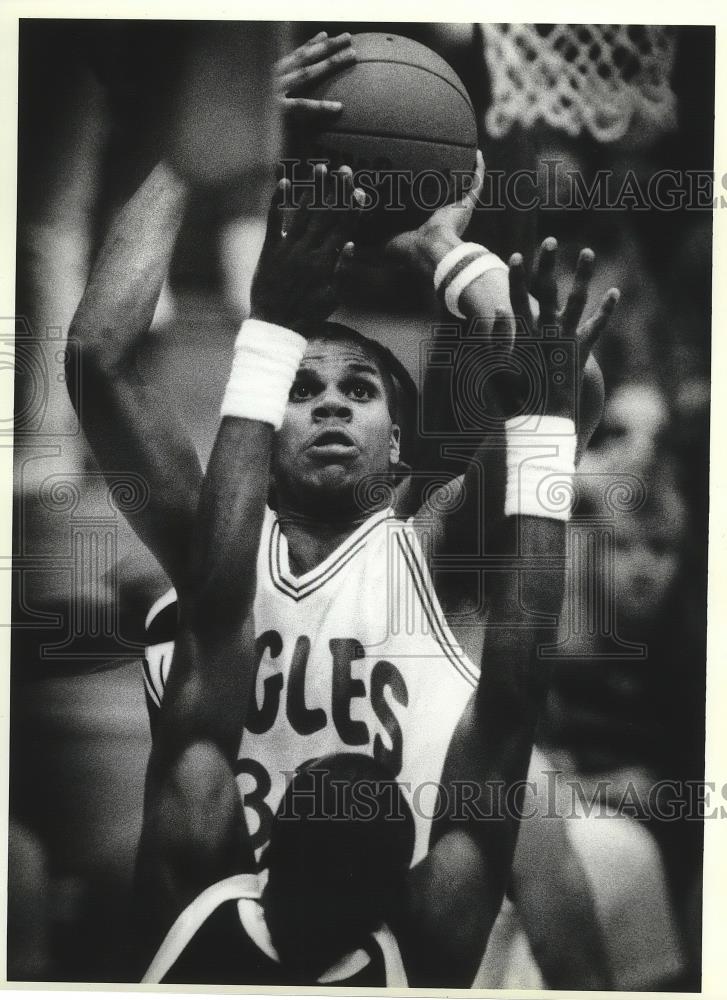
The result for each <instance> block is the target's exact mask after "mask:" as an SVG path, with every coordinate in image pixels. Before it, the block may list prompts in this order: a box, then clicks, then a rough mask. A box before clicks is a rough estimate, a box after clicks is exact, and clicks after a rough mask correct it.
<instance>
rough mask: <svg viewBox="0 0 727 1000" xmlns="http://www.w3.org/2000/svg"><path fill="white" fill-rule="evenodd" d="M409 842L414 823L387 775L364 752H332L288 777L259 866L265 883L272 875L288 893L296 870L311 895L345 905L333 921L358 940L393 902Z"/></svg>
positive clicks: (399, 790)
mask: <svg viewBox="0 0 727 1000" xmlns="http://www.w3.org/2000/svg"><path fill="white" fill-rule="evenodd" d="M414 837H415V827H414V817H413V815H412V812H411V809H410V808H409V805H408V803H407V801H406V799H405V798H404V794H403V791H402V788H401V786H400V785H399V784H398V782H397V781H396V779H395V778H394V777H393V775H392V774H391V772H390V770H389V769H388V768H387V767H386V766H385V765H383V764H381V763H379V762H378V761H376V760H374V759H373V757H369V756H367V755H365V754H357V753H336V754H331V755H329V756H326V757H322V758H320V759H318V760H315V761H311V762H308V763H307V764H306V765H304V766H303V767H302V768H299V770H298V771H297V773H296V774H295V775H294V776H293V778H292V780H291V781H290V783H289V785H288V787H287V789H286V792H285V795H284V796H283V799H282V801H281V803H280V806H279V807H278V811H277V813H276V815H275V819H274V821H273V823H272V827H271V834H270V843H269V845H268V848H267V850H266V852H265V856H264V863H265V864H266V865H267V867H268V869H269V872H270V878H271V880H272V879H273V878H274V876H275V875H276V874H277V875H278V877H280V878H281V879H282V881H283V883H284V884H286V885H287V886H288V887H289V888H292V885H291V884H292V883H296V882H298V883H300V877H299V872H300V870H301V867H304V869H305V872H306V873H310V874H312V875H314V878H315V892H316V894H317V897H318V898H322V899H329V900H335V899H336V898H343V899H345V903H344V904H343V905H342V907H341V912H340V913H339V914H338V918H339V920H340V921H346V922H347V923H355V924H356V928H357V930H358V931H360V933H362V934H364V933H369V932H371V931H372V930H375V929H376V927H377V926H378V925H379V924H380V923H381V922H382V920H384V919H385V917H386V914H387V913H388V912H390V911H391V909H392V907H394V906H395V905H396V903H397V901H399V900H400V899H401V896H402V890H403V886H404V879H405V878H406V874H407V872H408V870H409V867H410V865H411V859H412V856H413V853H414ZM281 872H284V874H283V875H281ZM307 877H309V876H308V874H306V875H304V876H303V878H304V879H305V878H307ZM293 895H294V893H292V892H291V896H293Z"/></svg>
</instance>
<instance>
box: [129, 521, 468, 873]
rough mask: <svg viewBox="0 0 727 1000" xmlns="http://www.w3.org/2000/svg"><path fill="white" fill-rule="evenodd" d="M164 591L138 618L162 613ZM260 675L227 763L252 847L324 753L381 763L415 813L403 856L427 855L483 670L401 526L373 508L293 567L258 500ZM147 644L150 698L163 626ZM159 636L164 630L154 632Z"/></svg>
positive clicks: (164, 668) (156, 691)
mask: <svg viewBox="0 0 727 1000" xmlns="http://www.w3.org/2000/svg"><path fill="white" fill-rule="evenodd" d="M174 598H175V595H174V592H173V591H170V592H169V593H168V594H166V595H165V596H164V597H163V598H162V599H161V600H160V601H158V602H157V604H156V605H155V606H154V608H152V610H151V611H150V613H149V617H148V618H147V627H148V628H151V627H152V625H153V620H154V619H155V618H158V617H159V615H160V613H161V612H163V611H164V609H167V611H166V614H167V619H168V621H169V619H170V615H169V612H171V611H172V608H171V605H172V604H173V602H174ZM254 617H255V632H256V636H257V653H258V656H257V662H258V669H257V676H256V680H255V692H254V697H253V700H252V703H251V706H250V711H249V713H248V720H247V725H246V729H245V733H244V735H243V738H242V743H241V747H240V754H239V761H238V764H237V774H238V782H239V785H240V790H241V793H242V795H243V799H244V802H245V810H246V817H247V821H248V829H249V831H250V833H251V835H252V837H253V842H254V846H255V848H256V850H258V851H260V850H261V849H262V847H263V846H264V845H265V843H266V842H267V840H268V831H269V826H270V822H271V820H272V817H273V814H274V813H275V811H276V809H277V807H278V804H279V802H280V800H281V798H282V795H283V793H284V791H285V788H286V786H287V784H288V782H289V780H290V776H291V773H292V772H294V771H295V769H296V768H297V767H299V766H300V765H301V764H303V763H305V762H307V761H310V760H311V759H312V758H316V757H320V756H322V755H324V754H329V753H334V752H341V751H343V752H346V751H348V752H357V753H369V754H371V755H373V756H374V757H375V758H377V759H378V760H380V761H382V762H383V763H384V764H386V765H388V766H389V768H390V769H391V771H392V772H393V774H394V775H395V776H396V778H397V780H398V781H399V782H400V784H402V785H403V788H404V791H405V794H406V795H407V798H408V800H409V804H410V805H411V807H412V811H413V813H414V818H415V822H416V846H415V853H414V859H413V863H416V862H417V861H418V860H420V859H421V858H422V857H424V855H425V854H426V852H427V849H428V840H429V831H430V826H431V820H432V816H433V814H434V812H435V810H436V799H437V788H436V783H437V782H438V781H439V779H440V777H441V773H442V765H443V763H444V757H445V754H446V751H447V748H448V745H449V741H450V738H451V736H452V733H453V731H454V728H455V726H456V724H457V722H458V720H459V718H460V716H461V714H462V711H463V709H464V707H465V704H466V703H467V701H468V699H469V697H470V696H471V694H472V692H473V690H474V688H475V686H476V683H477V678H478V675H479V670H478V669H476V668H475V667H474V666H473V664H472V663H471V662H470V661H469V660H468V659H467V658H466V657H465V656H464V654H463V653H462V651H461V649H460V648H459V646H458V644H457V643H456V641H455V639H454V637H453V635H452V633H451V632H450V630H449V628H448V626H447V624H446V621H445V619H444V616H443V614H442V611H441V608H440V606H439V602H438V601H437V598H436V596H435V594H434V588H433V586H432V582H431V579H430V575H429V571H428V568H427V566H426V563H425V559H424V556H423V553H422V551H421V547H420V545H419V541H418V539H417V536H416V534H415V531H414V528H413V527H412V525H411V522H403V521H401V520H400V519H398V518H397V517H396V516H395V515H394V513H393V511H391V510H387V511H382V512H380V513H377V514H374V515H372V516H371V517H370V518H369V519H368V520H366V521H365V522H364V523H363V524H362V525H360V526H359V527H358V528H357V529H356V531H354V532H353V534H352V535H350V536H349V537H348V538H347V539H346V540H345V542H343V544H342V545H340V546H339V547H338V548H337V549H336V550H335V551H334V552H332V553H331V554H330V555H329V556H328V558H327V559H325V560H324V561H323V562H322V563H321V564H320V565H319V566H317V567H316V568H315V569H313V570H311V571H310V572H308V573H305V574H304V575H303V576H300V577H294V576H293V575H292V573H291V572H290V568H289V565H288V547H287V541H286V538H285V535H284V534H283V533H282V531H281V529H280V525H279V523H278V520H277V517H276V516H275V514H274V513H273V512H272V511H270V510H267V511H266V514H265V518H264V524H263V530H262V536H261V543H260V549H259V553H258V561H257V593H256V597H255V604H254ZM167 636H168V637H167V638H166V641H158V642H156V643H155V644H154V645H151V646H149V647H148V648H147V657H146V664H145V667H146V670H145V679H146V685H147V692H148V695H149V700H150V702H152V703H154V704H156V705H159V704H160V703H161V697H162V693H163V687H164V683H165V680H166V674H167V672H168V669H169V664H170V662H171V652H172V649H173V645H172V641H171V639H172V634H171V633H167ZM157 638H162V640H165V637H163V636H162V637H159V636H157Z"/></svg>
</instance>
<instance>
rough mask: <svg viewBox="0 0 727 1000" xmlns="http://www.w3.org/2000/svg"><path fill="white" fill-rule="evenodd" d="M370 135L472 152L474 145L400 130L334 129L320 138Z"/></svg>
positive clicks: (377, 137)
mask: <svg viewBox="0 0 727 1000" xmlns="http://www.w3.org/2000/svg"><path fill="white" fill-rule="evenodd" d="M348 135H351V136H370V137H372V138H374V139H400V140H401V141H402V142H417V143H424V144H425V145H427V146H442V147H443V148H444V149H451V148H452V147H454V148H455V149H471V150H472V151H473V153H474V147H473V146H471V145H470V143H469V142H451V141H450V142H439V141H437V140H436V139H418V138H417V137H416V136H409V135H402V134H401V133H400V132H382V131H376V132H370V131H368V130H367V129H346V131H345V132H344V131H343V130H338V129H336V131H335V132H334V131H328V132H322V133H321V135H320V139H324V138H325V137H326V136H334V137H336V138H338V137H339V136H344V137H345V136H348Z"/></svg>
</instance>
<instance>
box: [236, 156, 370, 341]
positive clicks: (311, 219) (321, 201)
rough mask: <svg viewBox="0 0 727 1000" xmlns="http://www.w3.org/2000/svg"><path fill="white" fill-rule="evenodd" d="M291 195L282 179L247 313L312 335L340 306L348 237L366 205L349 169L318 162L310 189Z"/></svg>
mask: <svg viewBox="0 0 727 1000" xmlns="http://www.w3.org/2000/svg"><path fill="white" fill-rule="evenodd" d="M293 194H294V191H293V188H292V185H291V183H290V181H289V180H281V181H280V182H279V184H278V187H277V190H276V192H275V195H274V197H273V201H272V204H271V206H270V212H269V214H268V226H267V232H266V234H265V242H264V244H263V249H262V252H261V254H260V260H259V261H258V265H257V269H256V271H255V276H254V278H253V281H252V289H251V292H250V307H251V308H250V315H251V317H253V318H255V319H262V320H266V321H267V322H268V323H276V324H278V325H279V326H285V327H288V328H289V329H291V330H296V331H297V332H298V333H302V334H304V335H309V334H311V333H314V332H315V330H316V328H317V327H318V325H319V324H320V323H322V322H323V321H324V320H326V319H327V318H328V317H329V316H330V315H331V313H332V312H333V310H334V309H335V308H336V306H337V305H338V302H339V293H340V284H341V279H342V278H343V275H344V273H345V270H346V264H347V263H348V262H349V261H350V259H351V257H352V255H353V250H354V245H353V242H352V237H353V236H354V234H355V230H356V224H357V221H358V218H359V215H360V210H361V206H362V204H363V202H364V198H365V196H364V193H363V191H361V190H360V189H358V188H354V186H353V174H352V171H351V168H350V167H341V169H340V170H337V171H334V172H330V173H329V171H328V170H327V169H326V167H325V165H324V164H322V163H318V164H316V166H315V168H314V173H313V188H312V189H311V187H306V190H305V192H304V194H303V195H302V197H301V198H300V202H299V204H298V205H297V206H296V207H293V208H292V209H291V207H290V206H291V200H292V195H293Z"/></svg>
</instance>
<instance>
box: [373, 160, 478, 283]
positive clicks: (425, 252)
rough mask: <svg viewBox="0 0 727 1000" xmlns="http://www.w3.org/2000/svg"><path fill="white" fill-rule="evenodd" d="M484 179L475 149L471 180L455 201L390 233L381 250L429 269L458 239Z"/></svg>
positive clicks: (404, 261) (388, 254)
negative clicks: (419, 221) (416, 225)
mask: <svg viewBox="0 0 727 1000" xmlns="http://www.w3.org/2000/svg"><path fill="white" fill-rule="evenodd" d="M484 179H485V161H484V158H483V156H482V153H481V152H480V150H479V149H478V150H477V161H476V165H475V170H474V173H473V175H472V183H471V185H470V186H469V187H468V189H467V191H466V192H465V193H464V194H463V195H462V197H460V198H459V199H458V200H457V201H454V202H452V203H451V204H449V205H443V206H442V207H441V208H438V209H437V211H436V212H435V213H434V214H433V215H432V216H431V218H429V219H427V221H426V222H425V223H423V224H422V225H421V226H420V227H419V228H418V229H412V230H410V231H409V232H406V233H400V234H399V235H398V236H394V238H393V239H391V240H389V241H388V243H387V244H386V246H385V248H384V251H385V253H386V254H387V256H389V257H390V258H391V259H392V260H395V261H397V262H398V263H400V264H404V265H407V266H409V267H413V268H416V269H418V270H422V271H425V272H426V273H427V274H431V273H433V271H434V269H435V267H436V266H437V264H438V263H439V261H440V260H441V259H442V257H444V255H445V254H446V253H447V251H448V250H451V249H452V247H454V246H456V245H457V244H458V243H460V242H461V240H462V234H463V233H464V231H465V230H466V229H467V226H468V225H469V223H470V219H471V218H472V213H473V212H474V210H475V205H476V204H477V199H478V198H479V195H480V191H481V190H482V185H483V183H484Z"/></svg>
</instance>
